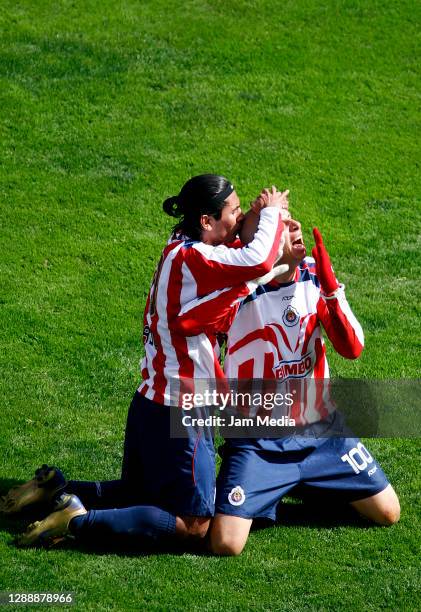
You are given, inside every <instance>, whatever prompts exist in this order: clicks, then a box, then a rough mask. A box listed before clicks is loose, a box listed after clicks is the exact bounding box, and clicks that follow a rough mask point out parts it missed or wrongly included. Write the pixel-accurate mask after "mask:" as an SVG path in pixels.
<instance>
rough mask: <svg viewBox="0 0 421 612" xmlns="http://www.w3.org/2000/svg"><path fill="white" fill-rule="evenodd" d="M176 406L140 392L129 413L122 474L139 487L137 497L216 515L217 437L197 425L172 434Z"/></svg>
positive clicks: (181, 511) (174, 509)
mask: <svg viewBox="0 0 421 612" xmlns="http://www.w3.org/2000/svg"><path fill="white" fill-rule="evenodd" d="M171 410H176V408H172V407H170V406H163V405H161V404H156V403H155V402H152V401H151V400H148V399H147V398H146V397H144V396H143V395H141V394H140V393H138V392H136V393H135V395H134V398H133V401H132V403H131V406H130V409H129V414H128V416H127V425H126V437H125V441H124V459H123V468H122V480H125V481H126V482H127V481H129V483H130V489H131V490H132V491H133V492H134V491H136V492H138V495H136V498H137V500H138V503H142V504H147V505H152V506H159V507H160V508H162V509H163V510H167V511H168V512H171V513H172V514H176V515H177V516H213V515H214V510H215V449H214V445H213V439H212V437H211V436H205V435H204V434H198V433H197V432H195V431H194V430H193V429H192V430H191V431H189V434H190V437H189V438H171V437H170V411H171Z"/></svg>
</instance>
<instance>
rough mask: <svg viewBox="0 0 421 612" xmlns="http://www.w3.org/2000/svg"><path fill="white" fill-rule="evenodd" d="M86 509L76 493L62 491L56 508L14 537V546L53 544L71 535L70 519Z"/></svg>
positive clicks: (49, 545)
mask: <svg viewBox="0 0 421 612" xmlns="http://www.w3.org/2000/svg"><path fill="white" fill-rule="evenodd" d="M86 513H87V510H86V508H85V506H84V505H83V504H82V502H81V501H80V499H79V498H78V497H76V495H69V494H68V493H63V494H62V495H61V496H60V497H59V499H58V500H57V505H56V509H55V511H54V512H52V513H51V514H49V515H48V516H47V517H46V518H45V519H44V520H43V521H36V522H35V523H32V524H31V525H29V526H28V528H27V530H26V531H25V533H23V534H22V535H21V536H19V537H18V538H17V539H16V546H19V547H22V548H27V547H30V546H46V547H51V546H55V545H56V544H58V543H59V542H61V541H63V540H65V539H66V538H68V537H69V536H71V532H70V530H69V523H70V521H71V520H72V519H73V518H75V517H76V516H82V515H83V514H86Z"/></svg>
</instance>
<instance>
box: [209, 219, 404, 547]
mask: <svg viewBox="0 0 421 612" xmlns="http://www.w3.org/2000/svg"><path fill="white" fill-rule="evenodd" d="M288 217H289V218H288ZM286 219H287V220H285V224H286V230H285V245H284V251H283V256H282V258H281V260H280V262H282V263H285V264H288V265H289V270H288V272H286V273H284V274H282V275H280V276H278V277H276V278H275V279H274V280H272V281H271V282H269V283H268V284H266V285H264V286H263V287H260V288H258V289H257V290H256V291H255V292H254V293H253V294H252V295H250V296H249V297H248V298H246V299H244V301H243V302H242V304H241V306H240V308H239V310H238V312H237V314H236V316H235V319H234V322H233V324H232V326H231V328H230V330H229V333H228V344H227V351H226V357H225V373H226V375H227V377H228V378H249V379H257V378H263V379H267V378H277V379H278V380H279V378H281V379H282V378H284V376H285V375H287V374H284V375H282V376H279V373H278V372H277V368H282V367H284V366H285V363H288V362H290V363H300V362H301V361H303V359H304V357H305V358H306V359H305V360H304V361H305V364H306V371H305V372H301V370H300V374H301V376H303V377H305V378H307V379H309V378H313V379H327V378H329V370H328V364H327V360H326V354H325V353H326V352H325V346H324V342H323V336H322V332H321V325H322V326H323V328H324V330H325V331H326V334H327V336H328V338H329V340H330V341H331V343H332V344H333V346H334V348H335V350H336V351H337V352H338V353H339V354H340V355H342V356H343V357H345V358H348V359H355V358H357V357H358V356H359V355H360V353H361V351H362V349H363V333H362V330H361V327H360V325H359V323H358V321H357V320H356V318H355V316H354V315H353V313H352V311H351V309H350V307H349V305H348V302H347V300H346V298H345V293H344V286H343V285H340V284H339V283H338V281H337V280H336V278H335V275H334V273H333V271H332V267H331V264H330V259H329V256H328V253H327V251H326V248H325V246H324V244H323V240H322V237H321V235H320V233H319V231H318V230H317V229H314V230H313V234H314V238H315V242H316V246H315V248H314V249H313V258H310V257H306V248H305V245H304V243H303V239H302V233H301V224H300V223H299V222H298V221H295V220H293V219H291V218H290V215H289V213H287V214H286ZM244 231H246V228H244ZM243 239H244V237H243ZM278 263H279V262H278ZM318 418H319V419H320V417H318ZM316 421H317V417H316ZM339 431H340V433H339V436H340V437H308V435H307V436H306V435H304V436H289V437H283V438H277V439H268V438H265V439H263V438H260V439H229V440H227V441H226V442H225V444H224V446H223V448H222V452H221V454H222V465H221V470H220V473H219V476H218V480H217V496H216V513H217V514H216V516H215V519H214V521H213V523H212V526H211V530H210V548H211V550H212V551H213V552H214V553H216V554H220V555H238V554H240V553H241V551H242V550H243V548H244V546H245V544H246V541H247V538H248V534H249V531H250V527H251V524H252V521H253V519H254V518H258V517H259V518H266V519H271V520H275V518H276V508H277V505H278V503H279V502H280V500H281V498H282V497H283V496H284V495H286V494H287V493H288V492H291V491H292V490H293V489H294V488H295V487H296V486H297V485H300V489H301V490H304V491H307V492H309V493H316V495H317V498H318V499H319V500H321V498H322V497H323V495H325V497H326V498H327V495H328V494H333V495H334V496H335V498H336V499H337V500H339V501H342V502H346V503H350V504H351V505H352V506H353V507H354V508H355V509H356V510H357V511H358V512H359V513H360V514H361V515H363V516H364V517H366V518H368V519H369V520H371V521H373V522H374V523H377V524H379V525H391V524H393V523H395V522H397V521H398V520H399V515H400V507H399V501H398V498H397V496H396V493H395V491H394V490H393V488H392V486H391V485H390V484H389V482H388V480H387V478H386V476H385V474H384V473H383V471H382V470H381V468H380V466H379V465H378V464H377V463H376V462H375V460H374V459H373V457H372V456H371V455H370V453H369V452H368V451H367V449H366V448H365V447H364V446H363V445H362V443H361V442H360V440H359V439H358V438H349V437H345V436H346V435H347V434H346V433H345V431H344V433H343V434H342V429H340V430H339ZM316 435H317V434H316ZM342 435H343V436H344V437H342ZM353 449H356V450H353ZM349 453H351V456H353V455H355V453H362V459H363V460H362V461H361V463H360V465H361V464H362V466H364V464H365V466H366V467H361V469H360V470H358V469H355V467H353V465H352V461H347V460H346V457H349ZM344 457H345V460H344Z"/></svg>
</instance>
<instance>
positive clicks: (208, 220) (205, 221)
mask: <svg viewBox="0 0 421 612" xmlns="http://www.w3.org/2000/svg"><path fill="white" fill-rule="evenodd" d="M212 221H215V219H214V218H213V217H211V216H210V215H201V217H200V227H201V228H202V230H207V231H210V230H211V229H212V227H213V224H212Z"/></svg>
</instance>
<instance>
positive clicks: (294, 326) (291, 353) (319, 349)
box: [224, 257, 364, 424]
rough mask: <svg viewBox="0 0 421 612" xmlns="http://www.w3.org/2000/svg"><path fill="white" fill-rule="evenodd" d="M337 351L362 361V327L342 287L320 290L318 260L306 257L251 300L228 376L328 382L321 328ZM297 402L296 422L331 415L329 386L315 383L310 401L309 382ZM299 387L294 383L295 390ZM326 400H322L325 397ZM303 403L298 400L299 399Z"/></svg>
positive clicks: (231, 349) (236, 325)
mask: <svg viewBox="0 0 421 612" xmlns="http://www.w3.org/2000/svg"><path fill="white" fill-rule="evenodd" d="M320 324H322V325H323V327H324V329H325V330H326V333H327V336H328V338H329V340H330V341H331V342H332V344H333V346H334V348H335V349H336V351H337V352H338V353H339V354H340V355H342V356H343V357H347V358H349V359H355V358H357V357H358V356H359V355H360V353H361V351H362V349H363V344H364V337H363V332H362V329H361V326H360V324H359V323H358V321H357V319H356V318H355V316H354V314H353V313H352V311H351V309H350V307H349V304H348V302H347V300H346V297H345V293H344V287H343V285H341V286H340V287H339V289H338V290H337V291H336V292H335V294H334V295H333V296H332V297H325V296H323V294H322V293H321V291H320V285H319V280H318V278H317V276H316V272H315V262H314V259H313V258H311V257H306V258H305V259H304V260H303V261H302V262H301V264H300V265H299V267H298V268H297V269H296V274H295V280H294V281H292V282H290V283H287V284H279V283H277V282H276V281H272V282H270V283H268V284H267V285H263V286H261V287H258V288H257V289H256V290H255V291H254V292H253V293H251V294H250V295H249V296H248V297H246V298H245V299H244V300H243V301H242V303H241V305H240V307H239V309H238V312H237V314H236V316H235V319H234V321H233V324H232V326H231V328H230V330H229V334H228V345H227V351H226V356H225V366H224V369H225V374H226V376H227V378H233V379H274V378H275V379H277V380H279V381H288V380H294V381H297V379H309V378H316V379H328V378H329V367H328V363H327V359H326V347H325V344H324V341H323V335H322V330H321V325H320ZM302 387H303V389H302V393H299V395H300V396H301V397H300V401H298V402H297V401H296V402H294V411H295V414H291V416H292V417H294V418H295V419H296V423H297V424H305V423H308V422H314V421H315V420H319V419H320V418H323V416H324V415H323V414H322V413H323V412H324V411H326V410H327V411H328V412H329V399H328V384H326V385H325V386H323V385H314V386H313V388H314V389H316V392H315V393H314V394H313V395H314V396H313V397H312V398H310V397H308V395H307V390H308V385H307V388H305V387H306V385H305V384H303V385H302ZM297 388H300V386H299V384H298V383H297V382H294V389H297ZM325 392H326V394H327V396H326V397H318V395H319V394H320V393H322V394H323V395H324V393H325ZM297 399H298V398H297Z"/></svg>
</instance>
